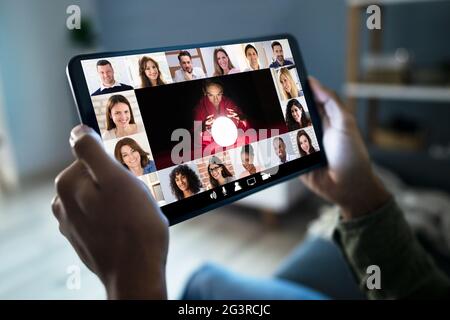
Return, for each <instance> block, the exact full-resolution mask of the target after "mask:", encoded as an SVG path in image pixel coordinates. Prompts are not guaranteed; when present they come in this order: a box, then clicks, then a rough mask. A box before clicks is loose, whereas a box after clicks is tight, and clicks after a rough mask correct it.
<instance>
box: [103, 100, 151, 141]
mask: <svg viewBox="0 0 450 320" xmlns="http://www.w3.org/2000/svg"><path fill="white" fill-rule="evenodd" d="M105 123H106V126H105V129H106V131H105V132H103V134H102V138H103V139H104V140H108V139H115V138H122V137H125V136H130V135H134V134H136V133H139V132H143V131H144V127H143V126H142V124H141V123H139V124H138V123H136V121H135V119H134V115H133V108H131V104H130V102H129V101H128V99H127V98H126V97H124V96H123V95H120V94H115V95H112V96H110V97H109V99H108V101H107V103H106V112H105Z"/></svg>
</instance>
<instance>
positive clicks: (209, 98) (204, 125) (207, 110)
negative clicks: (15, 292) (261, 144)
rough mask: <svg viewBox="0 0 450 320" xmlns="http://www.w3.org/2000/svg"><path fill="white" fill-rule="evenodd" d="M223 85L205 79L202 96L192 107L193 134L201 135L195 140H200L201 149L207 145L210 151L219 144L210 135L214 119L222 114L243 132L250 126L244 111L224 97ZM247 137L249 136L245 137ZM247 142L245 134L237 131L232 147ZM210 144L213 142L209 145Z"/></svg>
mask: <svg viewBox="0 0 450 320" xmlns="http://www.w3.org/2000/svg"><path fill="white" fill-rule="evenodd" d="M223 91H224V90H223V85H222V84H221V83H220V82H218V81H217V80H206V81H205V83H204V85H203V94H204V96H203V97H202V98H201V99H200V101H199V103H198V105H197V107H196V108H195V109H194V121H195V125H194V134H200V135H201V137H200V139H199V140H197V141H201V147H202V151H203V150H204V149H205V148H206V147H207V146H208V149H209V150H211V152H212V153H215V151H214V150H216V149H217V148H222V147H221V146H219V145H218V144H217V143H216V142H215V141H214V138H213V137H212V134H211V127H212V125H213V124H214V121H215V120H216V119H217V118H219V117H222V116H225V117H228V118H230V119H231V120H232V121H233V122H234V124H235V125H236V128H237V129H241V130H242V131H243V132H245V131H246V130H247V129H249V128H251V126H250V123H249V121H248V120H247V119H246V118H245V115H244V113H243V112H242V111H241V109H240V108H239V107H238V106H237V105H236V104H235V103H234V101H233V100H231V99H230V98H228V97H226V96H225V95H224V93H223ZM200 126H201V128H200ZM247 138H249V137H247ZM250 140H252V139H251V138H250ZM245 143H248V142H246V136H244V135H242V133H241V132H239V136H238V139H237V140H236V143H235V144H234V145H233V147H237V146H239V145H242V144H245ZM210 144H213V145H212V146H210Z"/></svg>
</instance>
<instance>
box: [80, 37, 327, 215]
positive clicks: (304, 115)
mask: <svg viewBox="0 0 450 320" xmlns="http://www.w3.org/2000/svg"><path fill="white" fill-rule="evenodd" d="M292 51H293V50H291V46H290V43H289V40H288V39H273V40H267V41H257V42H245V43H235V44H227V45H222V46H205V47H191V48H183V49H182V50H170V51H161V52H153V51H149V52H148V53H145V52H144V53H142V52H141V53H139V54H126V55H121V56H117V55H112V56H107V55H105V56H104V57H101V58H98V57H97V58H95V59H84V60H81V66H82V70H83V73H84V78H85V80H86V85H87V88H88V90H89V94H90V99H91V101H92V107H93V109H94V112H95V118H96V121H97V125H98V129H99V131H100V134H101V136H102V139H103V142H104V146H105V149H106V150H107V152H108V153H109V154H110V155H111V156H112V157H114V158H115V159H117V161H119V162H120V163H122V164H123V166H124V167H125V168H126V169H128V170H130V171H131V172H132V173H133V174H134V175H136V176H137V177H138V178H139V179H141V180H142V181H143V182H144V183H145V184H146V185H147V186H148V188H149V189H150V191H151V193H152V195H153V196H154V198H155V199H156V201H157V202H158V204H159V206H160V207H170V206H172V207H174V206H175V205H177V204H179V203H189V206H190V209H192V210H195V209H196V208H201V207H205V206H207V205H208V204H211V203H214V202H215V201H220V200H223V199H226V198H227V197H232V196H233V195H235V194H239V193H240V192H245V191H248V190H249V189H252V188H256V187H258V186H260V185H263V184H264V183H265V182H266V181H270V180H272V179H274V178H275V177H277V176H282V175H286V174H288V173H289V171H292V170H294V169H295V170H297V171H298V170H301V169H302V168H306V167H307V166H310V165H311V164H313V163H314V161H313V158H314V156H315V155H316V154H318V153H319V152H318V151H319V150H320V146H319V143H318V138H317V130H316V128H315V126H314V125H313V121H312V117H311V114H310V106H308V103H307V101H306V100H307V99H305V96H304V90H303V88H302V84H301V81H300V77H299V76H301V74H299V72H301V70H303V69H302V68H298V65H296V61H295V59H294V56H293V53H292ZM303 77H304V75H303ZM308 159H309V161H308ZM317 159H318V158H315V160H317ZM286 168H289V170H287V169H286Z"/></svg>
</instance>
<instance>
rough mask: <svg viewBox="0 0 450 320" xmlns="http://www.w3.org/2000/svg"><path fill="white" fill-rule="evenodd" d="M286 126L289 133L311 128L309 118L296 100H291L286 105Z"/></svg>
mask: <svg viewBox="0 0 450 320" xmlns="http://www.w3.org/2000/svg"><path fill="white" fill-rule="evenodd" d="M285 114H286V125H287V127H288V129H289V131H293V130H297V129H300V128H305V127H309V126H311V124H312V123H311V118H310V117H309V115H308V114H307V113H306V111H305V108H303V106H302V105H301V103H300V102H299V101H298V100H297V99H291V100H289V102H288V103H287V105H286V112H285Z"/></svg>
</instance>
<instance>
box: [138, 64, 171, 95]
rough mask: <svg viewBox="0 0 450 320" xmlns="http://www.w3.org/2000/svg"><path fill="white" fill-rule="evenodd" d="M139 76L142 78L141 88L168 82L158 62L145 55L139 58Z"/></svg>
mask: <svg viewBox="0 0 450 320" xmlns="http://www.w3.org/2000/svg"><path fill="white" fill-rule="evenodd" d="M139 77H140V79H141V88H149V87H156V86H160V85H163V84H166V82H165V81H164V78H163V75H162V73H161V70H160V68H159V64H158V62H157V61H156V60H155V59H153V58H151V57H148V56H143V57H142V58H140V59H139Z"/></svg>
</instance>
